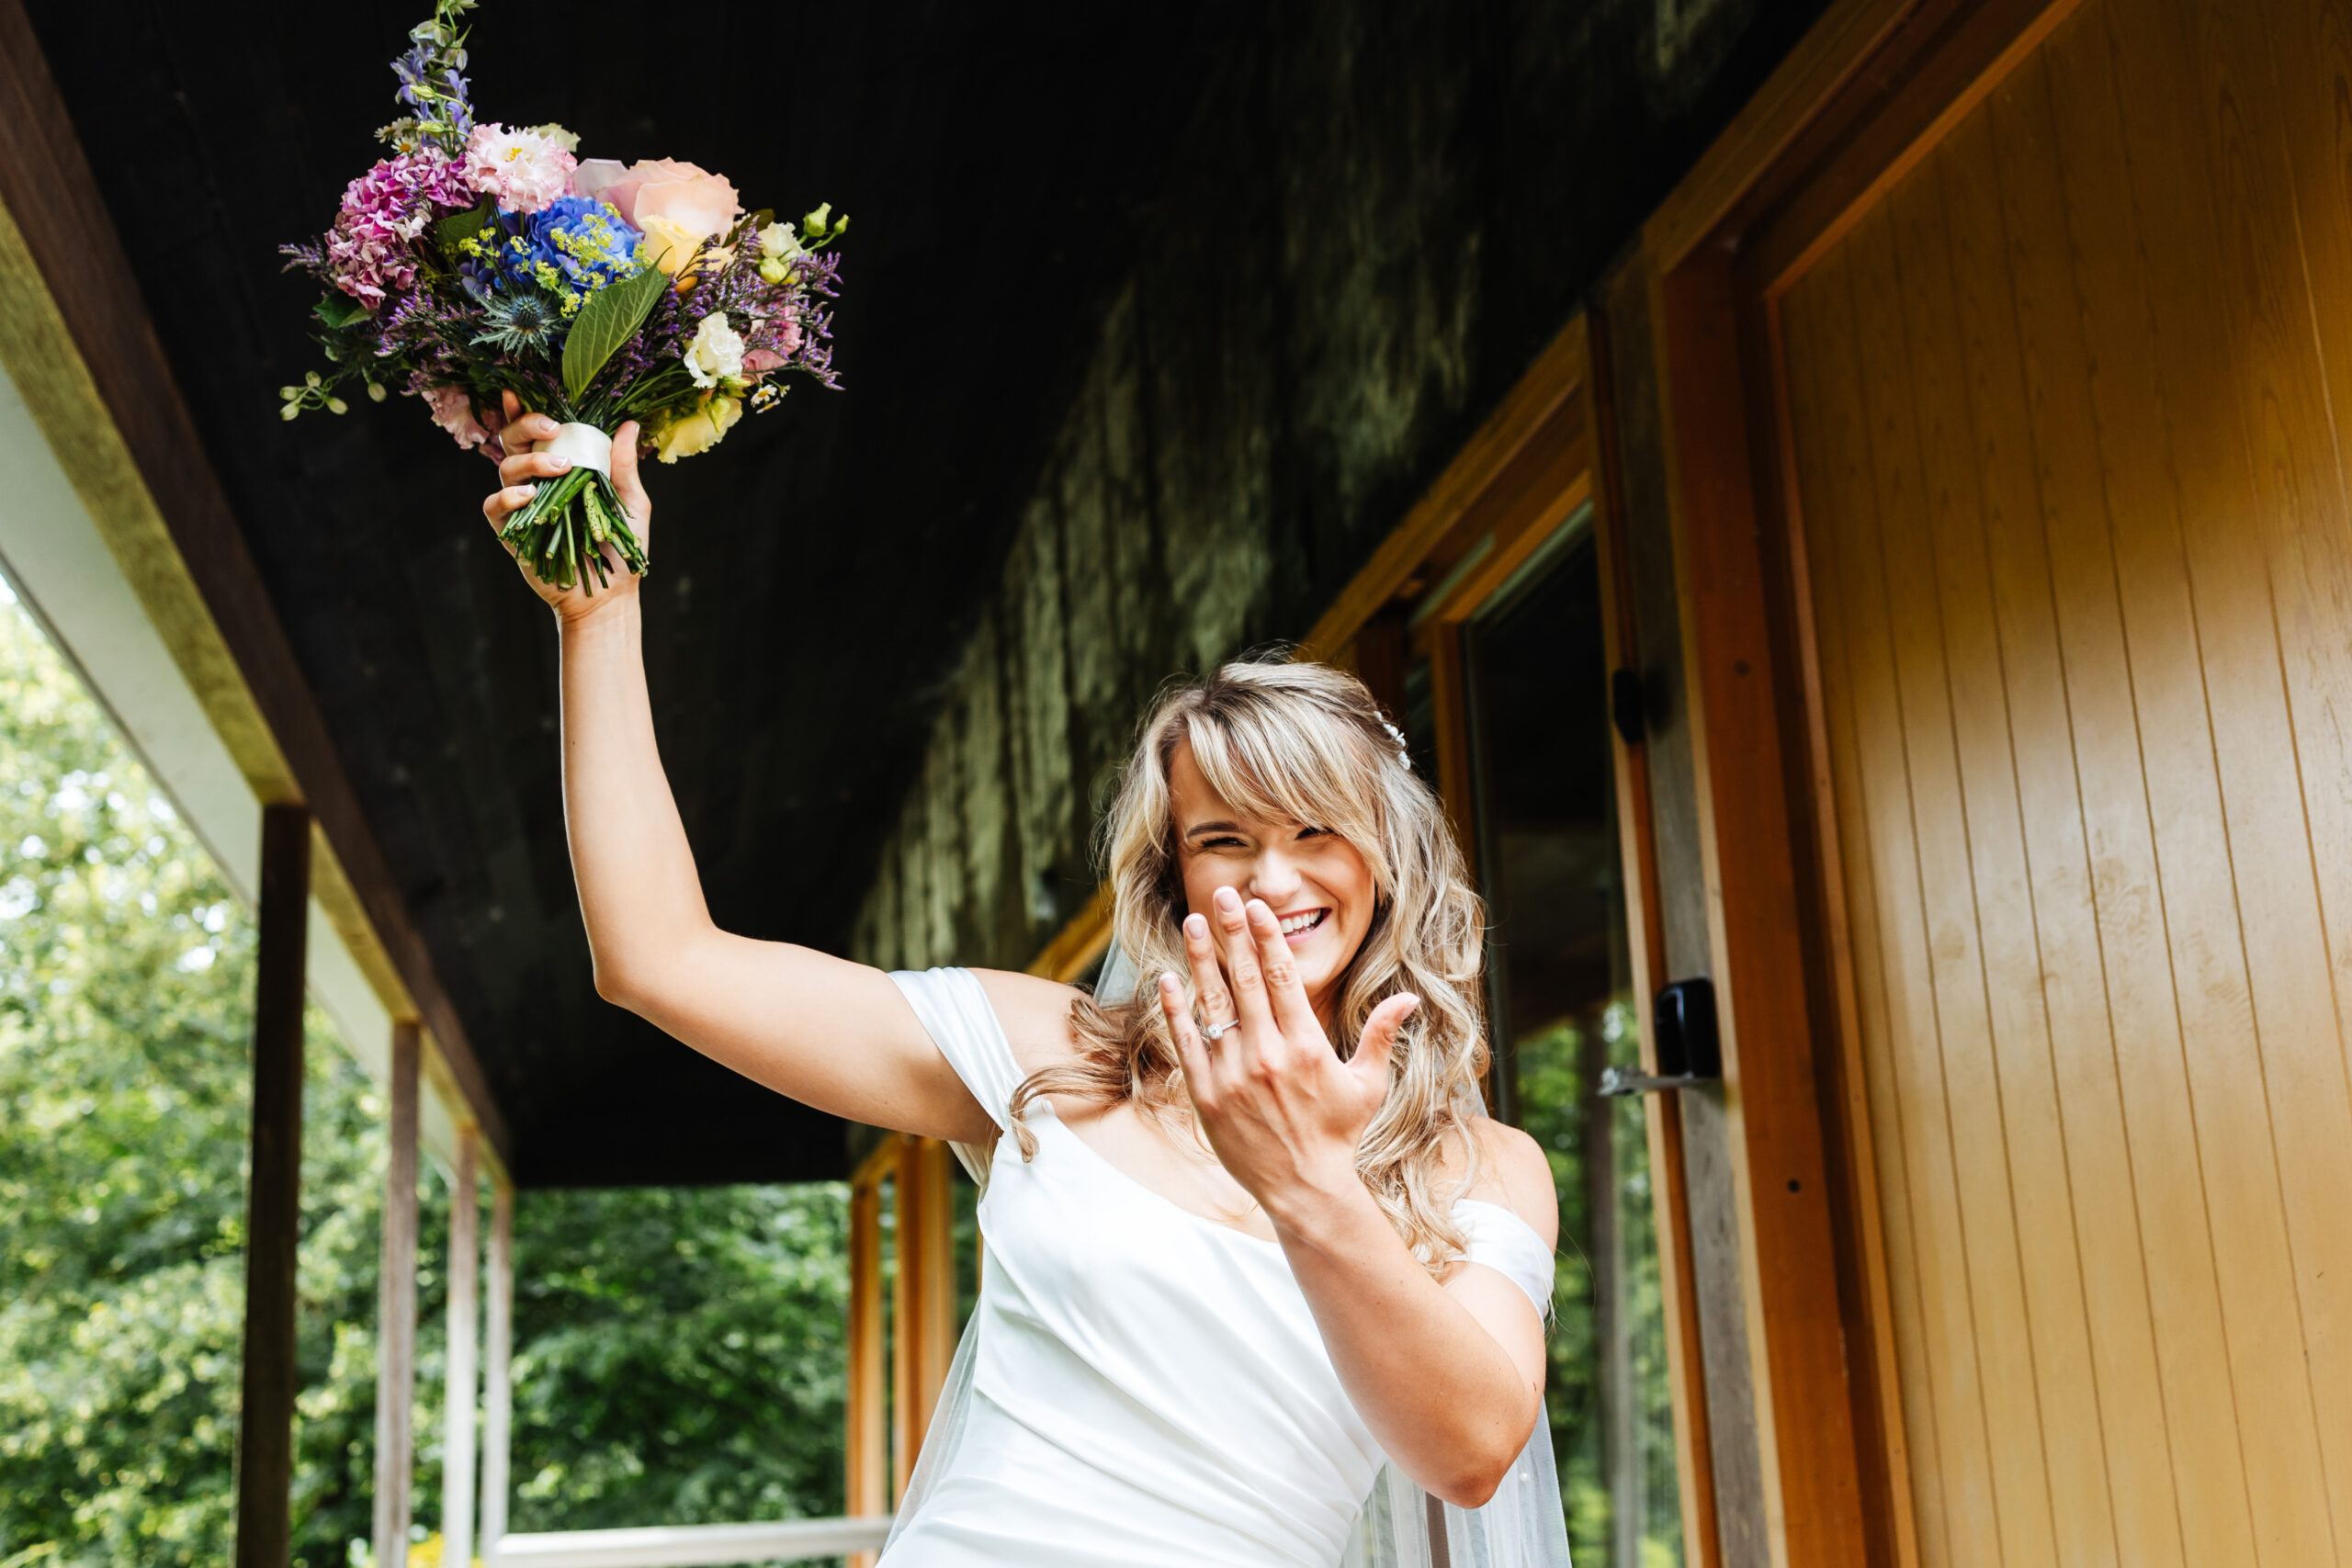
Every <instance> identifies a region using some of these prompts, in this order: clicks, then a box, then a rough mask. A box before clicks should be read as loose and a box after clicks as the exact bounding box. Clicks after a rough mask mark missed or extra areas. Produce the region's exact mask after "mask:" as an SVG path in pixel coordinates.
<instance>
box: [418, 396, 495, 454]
mask: <svg viewBox="0 0 2352 1568" xmlns="http://www.w3.org/2000/svg"><path fill="white" fill-rule="evenodd" d="M416 395H417V396H418V397H420V398H423V399H424V400H425V401H426V402H428V403H430V404H431V405H432V406H433V423H435V424H437V425H439V426H440V427H441V428H442V429H444V430H446V431H447V432H448V433H449V438H450V439H451V440H452V441H455V442H456V443H457V444H458V448H459V449H460V450H461V451H467V452H470V451H472V450H473V449H474V448H475V447H477V446H481V444H482V443H483V442H485V441H488V440H489V439H490V432H489V431H487V430H484V429H483V428H482V427H481V421H479V420H477V419H475V418H474V408H473V400H472V399H471V398H469V397H468V396H467V395H466V390H465V389H464V388H462V387H420V388H418V389H417V392H416Z"/></svg>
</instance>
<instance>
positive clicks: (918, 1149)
mask: <svg viewBox="0 0 2352 1568" xmlns="http://www.w3.org/2000/svg"><path fill="white" fill-rule="evenodd" d="M951 1157H952V1156H950V1155H949V1153H948V1150H947V1145H945V1144H944V1143H942V1142H941V1141H940V1140H939V1139H937V1138H917V1137H910V1136H907V1135H905V1134H901V1135H900V1138H899V1173H898V1182H897V1187H898V1200H899V1203H898V1208H899V1215H898V1219H899V1225H898V1242H899V1270H898V1275H897V1277H896V1278H895V1279H894V1280H892V1281H891V1286H892V1293H891V1308H892V1312H891V1316H892V1319H893V1321H892V1325H891V1329H892V1333H891V1346H890V1349H891V1371H892V1374H893V1375H892V1378H891V1389H890V1412H891V1416H892V1425H893V1426H894V1427H895V1428H896V1430H895V1431H894V1432H893V1433H892V1434H891V1436H892V1438H893V1441H892V1443H891V1460H892V1465H891V1471H892V1474H891V1498H892V1500H893V1501H894V1502H895V1501H897V1500H898V1499H899V1498H903V1497H904V1496H905V1495H907V1483H908V1481H909V1480H910V1479H911V1478H912V1476H913V1474H914V1468H915V1461H916V1460H917V1459H919V1458H921V1457H922V1439H923V1436H924V1434H925V1433H927V1432H928V1431H929V1430H930V1429H931V1416H932V1411H933V1408H934V1407H935V1406H936V1405H937V1404H938V1403H939V1393H940V1390H941V1389H943V1388H944V1387H945V1386H946V1383H947V1363H948V1361H949V1360H950V1359H952V1358H953V1357H954V1356H955V1354H956V1247H955V1220H956V1206H955V1190H954V1188H953V1186H952V1178H951V1176H950V1175H949V1171H948V1160H949V1159H950V1158H951Z"/></svg>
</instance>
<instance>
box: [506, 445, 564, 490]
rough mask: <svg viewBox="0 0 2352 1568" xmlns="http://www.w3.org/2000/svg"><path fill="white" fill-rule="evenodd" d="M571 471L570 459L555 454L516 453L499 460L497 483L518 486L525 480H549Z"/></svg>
mask: <svg viewBox="0 0 2352 1568" xmlns="http://www.w3.org/2000/svg"><path fill="white" fill-rule="evenodd" d="M570 471H571V458H569V457H564V456H563V455H562V454H560V453H557V452H516V453H511V454H509V455H508V456H507V457H504V458H503V459H501V460H500V462H499V465H498V482H499V483H500V484H503V485H518V484H521V483H523V482H524V481H525V480H526V479H553V478H555V477H556V476H557V475H558V474H563V473H569V472H570Z"/></svg>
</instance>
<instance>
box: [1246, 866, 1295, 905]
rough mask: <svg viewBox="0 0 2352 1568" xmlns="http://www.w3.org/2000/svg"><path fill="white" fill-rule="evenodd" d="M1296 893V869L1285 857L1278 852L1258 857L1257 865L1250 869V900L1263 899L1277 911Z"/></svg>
mask: <svg viewBox="0 0 2352 1568" xmlns="http://www.w3.org/2000/svg"><path fill="white" fill-rule="evenodd" d="M1297 891H1298V867H1297V866H1296V865H1295V864H1294V863H1292V862H1291V859H1290V857H1289V856H1287V855H1284V854H1281V853H1278V852H1268V853H1266V854H1262V855H1260V856H1259V857H1258V863H1257V864H1256V865H1255V866H1253V867H1251V868H1250V897H1252V898H1263V899H1264V900H1265V901H1266V902H1267V903H1268V904H1269V905H1271V906H1272V907H1273V908H1276V909H1279V908H1282V907H1283V901H1284V900H1286V899H1288V898H1289V897H1290V896H1291V895H1292V894H1294V893H1295V892H1297Z"/></svg>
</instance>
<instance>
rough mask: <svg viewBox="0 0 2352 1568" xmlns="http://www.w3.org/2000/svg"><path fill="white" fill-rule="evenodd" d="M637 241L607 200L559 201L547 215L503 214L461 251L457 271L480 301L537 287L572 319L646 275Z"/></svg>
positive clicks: (578, 198) (568, 198)
mask: <svg viewBox="0 0 2352 1568" xmlns="http://www.w3.org/2000/svg"><path fill="white" fill-rule="evenodd" d="M638 240H639V232H638V231H637V230H636V229H634V228H632V227H630V226H629V224H628V222H627V221H625V220H623V219H622V217H621V215H620V213H619V212H618V211H617V210H616V209H615V208H614V207H613V205H612V204H611V203H610V202H605V201H598V200H596V199H595V198H594V197H585V196H560V197H556V199H555V200H554V202H553V203H551V204H550V205H549V206H548V208H547V209H546V210H545V211H543V212H535V213H532V214H530V215H528V216H526V215H524V214H522V213H519V212H501V213H500V214H499V215H498V221H497V222H496V223H494V224H492V225H491V226H489V227H486V228H484V229H483V230H482V231H481V233H480V234H478V235H475V236H474V237H472V238H470V239H469V240H467V241H466V242H465V243H464V244H463V245H461V246H460V247H459V248H460V250H461V251H463V252H464V253H465V254H464V255H463V256H462V257H461V258H460V261H459V264H458V270H459V272H460V273H461V274H462V275H463V277H464V280H465V284H466V288H467V291H468V292H469V293H471V294H473V295H474V297H475V298H476V299H487V297H488V296H489V294H490V293H491V292H492V291H495V292H498V293H502V294H503V293H512V292H515V291H516V290H518V289H526V288H527V289H536V290H539V291H542V292H544V293H546V294H547V295H548V296H549V297H551V298H552V299H555V300H556V301H557V303H558V304H559V305H560V307H561V308H562V310H563V313H564V314H565V315H567V316H569V315H571V313H572V312H573V311H575V310H579V309H580V307H581V306H582V305H583V304H585V303H587V300H588V296H590V295H591V294H594V292H596V290H598V289H599V288H604V287H605V285H607V284H611V283H618V282H619V281H620V280H621V279H623V278H625V277H634V276H636V275H637V274H639V273H640V272H642V271H644V270H645V268H644V265H643V264H642V263H640V262H639V260H638V259H637V242H638Z"/></svg>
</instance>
